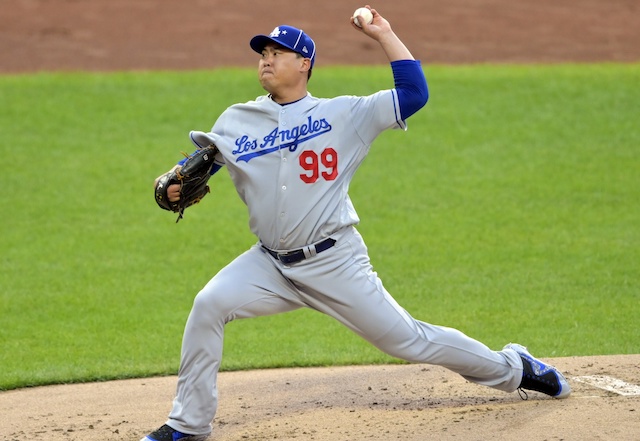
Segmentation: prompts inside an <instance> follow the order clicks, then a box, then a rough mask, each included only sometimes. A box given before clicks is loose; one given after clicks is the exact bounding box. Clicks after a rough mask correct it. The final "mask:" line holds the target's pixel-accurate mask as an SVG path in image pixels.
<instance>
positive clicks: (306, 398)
mask: <svg viewBox="0 0 640 441" xmlns="http://www.w3.org/2000/svg"><path fill="white" fill-rule="evenodd" d="M546 361H548V362H552V363H553V364H555V365H556V366H557V367H558V368H559V369H561V370H563V371H564V372H565V373H566V374H567V377H568V379H569V382H570V383H571V385H572V387H573V394H572V395H571V396H570V397H569V398H567V399H565V400H555V399H553V398H549V397H547V396H545V395H542V394H538V393H536V392H530V393H529V399H528V400H527V401H523V400H522V399H521V398H520V396H519V395H518V394H517V393H512V394H507V393H503V392H499V391H495V390H493V389H489V388H486V387H481V386H478V385H475V384H472V383H468V382H466V381H465V380H463V379H462V377H460V376H458V375H456V374H453V373H451V372H450V371H447V370H446V369H443V368H440V367H434V366H426V365H390V366H361V367H334V368H306V369H273V370H259V371H243V372H223V373H221V374H220V376H219V388H220V402H219V404H220V407H219V410H218V415H217V417H216V420H215V422H214V436H213V437H212V438H211V439H212V440H216V441H237V440H265V441H266V440H293V439H296V440H317V441H336V440H340V441H346V440H351V441H355V440H385V441H386V440H405V441H411V440H415V441H423V440H427V439H433V440H444V439H463V440H478V441H480V440H488V439H500V440H522V439H531V440H587V439H588V440H612V439H615V440H636V439H638V438H637V436H638V428H639V426H638V413H639V412H640V386H638V385H639V384H640V372H639V371H638V365H640V355H626V356H607V357H604V356H603V357H570V358H558V359H547V360H546ZM175 384H176V377H165V378H149V379H139V380H126V381H113V382H105V383H89V384H80V385H68V386H49V387H42V388H33V389H23V390H17V391H9V392H4V393H2V394H0V412H2V416H3V418H2V420H1V421H0V434H1V436H2V438H1V439H3V440H5V441H17V440H21V441H22V440H47V441H71V440H73V441H116V440H133V441H138V440H139V439H140V438H141V437H142V436H144V435H145V434H146V433H147V432H149V431H151V430H154V429H155V428H156V427H157V426H158V425H160V424H161V423H162V422H163V420H164V419H165V418H166V415H167V414H168V412H169V410H170V405H171V400H172V398H173V393H174V391H175ZM606 387H608V388H609V389H610V390H608V389H605V388H606Z"/></svg>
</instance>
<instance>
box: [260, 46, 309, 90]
mask: <svg viewBox="0 0 640 441" xmlns="http://www.w3.org/2000/svg"><path fill="white" fill-rule="evenodd" d="M308 63H309V59H308V58H302V57H301V56H300V55H298V54H297V53H295V52H293V51H292V50H289V49H287V48H284V47H282V46H280V45H277V44H268V45H267V46H265V48H264V49H263V50H262V54H261V57H260V63H259V64H258V78H259V79H260V84H261V85H262V87H263V88H264V89H265V90H266V91H267V92H270V93H275V92H276V91H278V90H283V89H284V90H286V89H287V88H291V87H294V86H297V85H298V84H299V82H300V77H301V73H303V76H306V73H305V70H306V67H305V66H306V65H308Z"/></svg>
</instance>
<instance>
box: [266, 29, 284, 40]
mask: <svg viewBox="0 0 640 441" xmlns="http://www.w3.org/2000/svg"><path fill="white" fill-rule="evenodd" d="M282 33H283V34H284V35H287V31H282ZM279 36H280V28H279V27H276V28H275V29H274V30H273V31H271V33H270V34H269V37H273V38H278V37H279Z"/></svg>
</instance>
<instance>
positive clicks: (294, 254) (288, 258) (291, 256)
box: [262, 238, 336, 265]
mask: <svg viewBox="0 0 640 441" xmlns="http://www.w3.org/2000/svg"><path fill="white" fill-rule="evenodd" d="M335 244H336V240H335V239H332V238H328V239H325V240H323V241H322V242H319V243H317V244H315V245H310V246H308V247H305V248H301V249H299V250H294V251H287V252H286V253H278V252H277V251H273V250H270V249H269V248H267V247H265V246H264V245H262V248H264V249H265V250H267V252H268V253H269V254H271V255H272V256H273V257H274V258H275V259H278V260H279V261H280V262H282V263H284V264H285V265H291V264H292V263H297V262H300V261H301V260H304V259H306V258H308V257H312V256H315V255H316V254H317V253H321V252H323V251H326V250H328V249H329V248H331V247H332V246H334V245H335ZM305 251H306V253H305Z"/></svg>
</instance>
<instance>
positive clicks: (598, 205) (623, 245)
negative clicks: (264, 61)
mask: <svg viewBox="0 0 640 441" xmlns="http://www.w3.org/2000/svg"><path fill="white" fill-rule="evenodd" d="M425 71H426V73H427V78H428V80H429V85H430V92H431V98H430V102H429V104H428V105H427V106H426V107H425V108H424V109H423V110H422V111H421V112H419V113H418V114H417V115H415V116H413V117H412V118H411V119H409V131H408V132H407V133H402V132H400V131H391V132H386V133H384V134H383V135H382V136H381V137H380V138H379V139H378V140H377V141H376V143H375V144H374V147H373V148H372V150H371V154H370V155H369V157H368V158H367V160H366V161H365V163H364V164H363V166H362V167H361V169H360V171H359V173H358V174H357V175H356V178H355V180H354V182H353V184H352V191H351V196H352V199H353V200H354V203H355V205H356V209H357V210H358V212H359V214H360V217H361V218H362V223H361V225H360V226H359V230H360V231H361V232H362V234H363V235H364V237H365V240H366V241H367V243H368V245H369V249H370V254H371V258H372V261H373V263H374V266H375V267H376V270H377V271H378V273H379V274H380V275H381V277H382V279H383V280H384V282H385V285H386V287H387V288H388V290H389V291H390V292H391V293H392V294H393V295H394V296H395V297H396V298H397V299H398V301H399V302H400V303H401V304H402V305H403V306H404V307H405V308H407V309H408V310H409V311H410V312H411V313H412V314H413V315H414V316H415V317H416V318H419V319H422V320H425V321H429V322H432V323H436V324H442V325H447V326H452V327H455V328H458V329H460V330H462V331H464V332H466V333H467V334H469V335H471V336H473V337H476V338H478V339H480V340H481V341H483V342H485V343H487V344H488V345H489V346H491V347H493V348H496V349H498V348H501V347H502V345H504V344H505V343H507V342H509V341H518V342H521V343H523V344H526V345H529V347H530V348H531V349H532V351H534V352H535V353H536V354H538V355H540V356H569V355H599V354H617V353H621V354H625V353H638V352H640V340H639V339H638V335H639V327H638V325H637V317H638V313H639V312H640V306H639V305H640V302H639V300H640V125H639V124H638V121H639V120H640V86H639V85H640V65H638V64H631V65H615V64H609V65H561V66H536V67H534V66H474V67H446V66H433V67H432V66H426V67H425ZM389 87H392V80H391V74H390V71H389V69H388V68H387V67H350V68H346V67H345V68H331V69H329V68H325V69H322V68H319V69H317V72H315V74H314V76H313V79H312V80H311V83H310V90H311V92H312V93H313V94H314V95H316V96H321V97H322V96H327V97H328V96H334V95H338V94H356V95H361V94H368V93H372V92H375V91H377V90H379V89H381V88H389ZM260 94H262V90H261V89H260V87H259V85H258V84H257V81H256V79H255V71H254V69H247V70H234V69H221V70H215V71H208V72H207V71H204V72H190V73H170V72H156V73H146V72H139V73H113V74H89V73H82V74H80V73H78V74H34V75H25V76H4V77H0V103H1V104H2V105H1V106H0V131H1V133H2V143H1V144H0V151H1V153H2V159H3V160H2V162H1V163H0V168H1V169H0V171H1V176H3V178H2V191H1V194H2V196H1V197H0V201H1V206H2V216H0V228H1V233H2V234H1V236H0V251H1V254H0V344H1V346H2V356H1V360H2V361H1V362H0V367H1V369H0V389H11V388H16V387H23V386H29V385H40V384H50V383H63V382H78V381H93V380H103V379H114V378H125V377H138V376H150V375H162V374H173V373H175V372H176V371H177V368H178V362H179V352H180V341H181V334H182V328H183V325H184V322H185V320H186V317H187V314H188V312H189V309H190V306H191V301H192V299H193V297H194V295H195V294H196V293H197V292H198V290H199V289H200V288H201V286H203V285H204V283H206V282H207V281H208V280H209V278H210V277H212V276H213V274H215V272H216V271H217V270H218V269H220V268H221V267H222V266H224V265H225V264H226V263H227V262H229V261H230V260H231V259H233V258H234V257H235V256H236V255H237V254H239V253H240V252H242V251H244V250H245V249H246V248H248V247H249V246H250V245H251V244H253V243H254V242H255V240H256V239H255V238H254V237H253V236H252V235H251V234H250V232H249V230H248V226H247V215H246V210H245V208H244V206H242V204H241V203H240V201H239V199H238V197H237V195H236V194H235V190H234V189H233V187H232V186H231V183H230V180H229V178H228V176H227V174H226V172H223V173H219V174H218V175H216V176H215V178H214V180H213V181H212V187H213V194H212V195H210V196H208V197H207V198H206V199H205V200H204V201H203V203H201V204H200V205H198V206H195V207H193V208H190V209H189V210H188V211H187V214H186V217H185V219H184V220H183V221H181V222H180V223H179V224H177V225H176V224H175V216H174V215H173V214H171V213H168V212H165V211H161V210H160V209H158V207H157V206H156V205H155V202H154V200H153V198H152V181H153V179H154V178H155V177H156V176H157V175H159V174H160V173H162V172H164V171H165V170H166V169H168V168H169V167H170V166H171V165H172V164H174V163H175V162H176V161H177V160H178V159H179V158H180V156H181V155H180V151H181V150H187V151H191V150H192V147H191V144H190V142H189V140H188V137H187V135H188V132H189V130H192V129H195V130H208V129H209V128H210V127H211V125H212V124H213V122H214V121H215V118H216V117H217V115H218V114H219V113H220V112H221V111H222V110H224V109H225V108H226V107H227V106H228V105H230V104H233V103H235V102H240V101H246V100H249V99H252V98H254V97H255V96H257V95H260ZM395 361H396V360H392V359H391V358H389V357H387V356H386V355H384V354H381V353H379V352H378V351H377V350H376V349H375V348H373V347H371V346H369V345H368V344H367V343H365V342H363V341H361V340H360V339H359V338H358V337H356V336H354V335H352V334H350V333H349V332H348V331H347V330H346V329H344V328H342V327H341V326H340V325H338V324H337V323H334V322H333V321H332V320H331V319H329V318H327V317H324V316H322V315H320V314H318V313H315V312H311V311H296V312H293V313H290V314H285V315H281V316H275V317H265V318H259V319H254V320H247V321H238V322H234V323H231V324H230V325H229V326H228V327H227V335H226V341H225V359H224V361H223V366H222V368H223V369H225V370H230V369H249V368H255V367H282V366H310V365H329V364H332V365H333V364H368V363H389V362H395Z"/></svg>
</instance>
